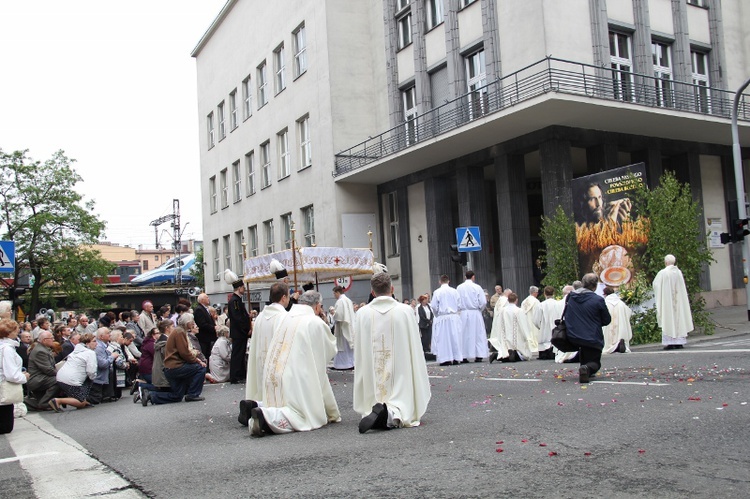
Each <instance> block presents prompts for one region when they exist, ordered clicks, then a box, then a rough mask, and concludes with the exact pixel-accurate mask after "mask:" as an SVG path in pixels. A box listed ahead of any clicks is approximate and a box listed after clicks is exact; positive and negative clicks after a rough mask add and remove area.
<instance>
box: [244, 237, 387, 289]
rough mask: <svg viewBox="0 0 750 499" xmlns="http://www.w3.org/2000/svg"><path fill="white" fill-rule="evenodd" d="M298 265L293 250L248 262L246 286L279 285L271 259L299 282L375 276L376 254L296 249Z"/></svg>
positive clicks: (337, 249) (246, 261)
mask: <svg viewBox="0 0 750 499" xmlns="http://www.w3.org/2000/svg"><path fill="white" fill-rule="evenodd" d="M295 251H296V253H297V254H296V266H295V262H294V261H293V259H292V250H291V249H287V250H284V251H277V252H276V253H269V254H267V255H260V256H254V257H251V258H248V259H247V260H245V269H244V270H245V275H244V280H245V282H246V283H253V282H257V283H262V282H276V281H277V280H278V279H277V278H276V276H275V275H274V273H273V272H271V269H270V265H271V260H274V259H275V260H278V261H279V262H280V263H281V264H282V265H283V266H284V268H285V269H286V270H287V272H288V273H289V278H290V279H294V276H295V274H296V276H297V281H298V282H306V281H311V282H315V281H316V280H317V282H325V281H332V280H333V279H335V278H337V277H342V276H353V275H360V274H372V273H373V263H374V261H375V259H374V257H373V255H372V251H370V250H369V249H367V248H364V249H362V248H333V247H319V246H315V247H304V248H296V250H295Z"/></svg>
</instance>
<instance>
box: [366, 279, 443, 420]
mask: <svg viewBox="0 0 750 499" xmlns="http://www.w3.org/2000/svg"><path fill="white" fill-rule="evenodd" d="M370 284H371V286H372V292H373V295H374V296H375V298H374V299H373V300H372V301H371V302H370V303H369V304H368V305H366V306H364V307H362V308H360V309H359V310H358V311H357V315H356V322H355V329H356V331H357V334H356V335H355V337H354V363H355V365H356V366H357V368H356V369H355V370H354V410H355V411H357V412H358V413H359V414H361V415H362V416H363V417H362V420H361V421H360V423H359V432H360V433H365V432H366V431H368V430H371V429H381V430H387V429H391V428H406V427H411V426H419V422H420V418H421V417H422V415H423V414H424V413H425V411H426V410H427V403H428V402H429V401H430V396H431V394H430V382H429V379H428V377H427V366H426V364H425V360H424V353H423V351H422V343H421V341H420V338H419V328H418V327H417V323H416V322H415V321H414V312H413V311H412V309H411V307H409V306H408V305H404V304H403V303H399V302H397V301H396V300H395V299H393V298H392V296H391V295H392V294H393V287H392V285H391V277H390V275H388V274H387V273H378V274H375V275H373V276H372V279H370Z"/></svg>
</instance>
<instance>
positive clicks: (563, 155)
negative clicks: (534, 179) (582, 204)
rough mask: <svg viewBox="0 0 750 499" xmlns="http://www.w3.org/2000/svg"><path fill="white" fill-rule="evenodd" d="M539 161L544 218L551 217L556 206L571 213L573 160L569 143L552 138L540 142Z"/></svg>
mask: <svg viewBox="0 0 750 499" xmlns="http://www.w3.org/2000/svg"><path fill="white" fill-rule="evenodd" d="M539 159H540V169H541V176H542V202H543V203H544V216H546V217H551V216H553V215H554V214H555V211H556V210H557V207H558V206H562V207H563V209H564V210H565V212H566V213H573V194H572V193H571V190H570V183H571V181H572V180H573V159H572V158H571V155H570V142H568V141H567V140H560V139H554V138H553V139H549V140H547V141H545V142H542V143H541V144H539Z"/></svg>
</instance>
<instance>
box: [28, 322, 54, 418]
mask: <svg viewBox="0 0 750 499" xmlns="http://www.w3.org/2000/svg"><path fill="white" fill-rule="evenodd" d="M54 343H55V338H54V337H53V336H52V333H50V332H49V331H46V330H42V332H41V333H39V336H38V338H37V341H36V343H35V344H34V346H33V347H32V348H31V351H30V352H29V375H30V377H29V381H28V382H27V383H26V385H27V387H28V392H29V394H28V396H27V397H26V398H25V399H24V402H25V403H26V405H27V406H28V407H29V408H31V409H36V410H37V411H46V410H48V409H49V408H50V405H49V404H50V401H51V400H52V399H53V398H55V396H56V395H57V391H58V387H57V377H56V375H57V372H56V371H55V357H54V353H53V351H52V345H54Z"/></svg>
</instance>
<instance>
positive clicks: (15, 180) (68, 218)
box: [0, 149, 112, 312]
mask: <svg viewBox="0 0 750 499" xmlns="http://www.w3.org/2000/svg"><path fill="white" fill-rule="evenodd" d="M27 152H28V151H15V152H13V153H10V154H8V153H5V152H4V151H2V150H1V149H0V166H2V171H1V172H0V200H2V213H0V235H1V237H2V239H7V240H13V241H15V243H16V274H15V276H14V277H15V278H16V279H18V275H19V271H20V270H21V269H22V268H27V269H28V271H29V272H30V273H31V275H32V276H33V277H34V284H33V287H32V289H31V299H30V300H28V301H27V307H25V308H26V311H27V312H36V311H37V310H38V308H39V304H40V299H41V298H42V297H44V298H46V299H45V302H47V303H49V301H48V300H49V299H51V295H52V294H53V293H54V292H64V293H65V294H67V295H68V296H69V298H71V299H72V301H77V302H79V303H80V304H81V305H82V306H86V305H88V306H97V305H100V303H99V301H98V297H99V296H100V293H101V286H99V285H97V284H95V283H94V278H95V277H97V276H106V275H107V274H108V273H109V272H110V271H111V268H112V264H111V263H109V262H107V261H106V260H104V259H102V258H101V257H100V256H99V253H98V252H95V251H92V250H89V249H86V248H85V246H84V245H90V244H94V243H96V242H97V241H98V240H99V238H100V236H102V234H103V232H104V228H105V223H104V222H103V221H101V220H99V218H98V217H97V216H96V215H95V214H94V213H93V209H94V203H93V201H88V202H86V203H83V202H82V200H83V197H82V196H81V195H80V194H79V193H78V188H77V187H76V185H77V184H78V183H79V182H81V181H82V180H83V179H82V178H81V176H80V175H78V173H76V171H75V169H74V168H73V166H72V164H73V163H74V162H75V160H73V159H70V158H68V157H66V156H65V154H64V152H63V151H58V152H56V153H54V154H53V155H52V157H51V158H50V159H49V160H47V161H45V162H44V163H42V162H40V161H36V160H34V159H32V158H30V157H28V156H27Z"/></svg>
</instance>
